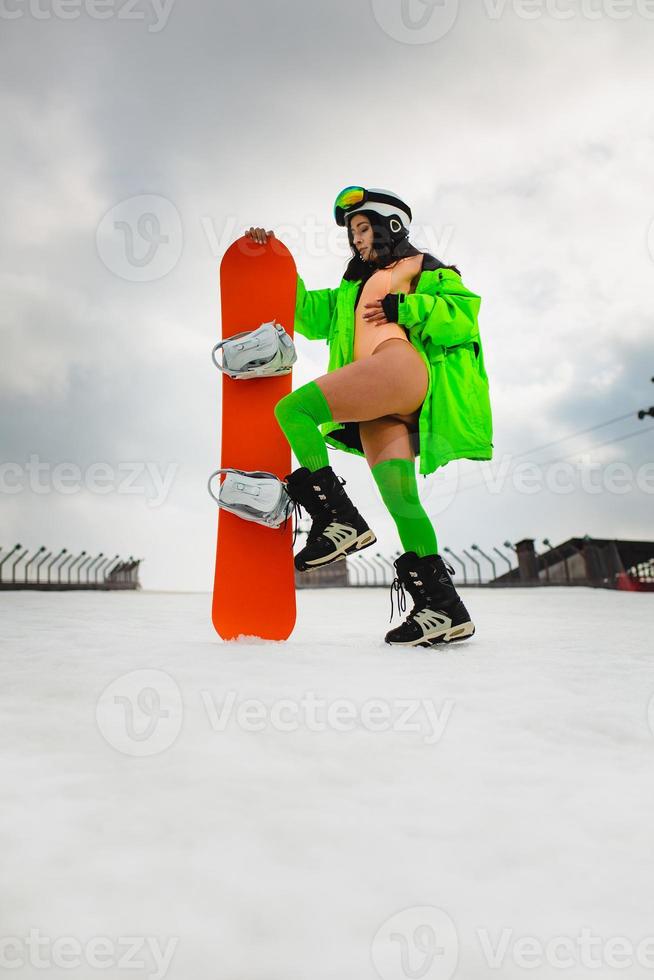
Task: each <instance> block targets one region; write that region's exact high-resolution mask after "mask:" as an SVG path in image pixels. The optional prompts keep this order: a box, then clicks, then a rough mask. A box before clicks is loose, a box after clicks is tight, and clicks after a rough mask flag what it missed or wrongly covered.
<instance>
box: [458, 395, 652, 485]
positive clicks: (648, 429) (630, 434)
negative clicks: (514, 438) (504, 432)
mask: <svg viewBox="0 0 654 980" xmlns="http://www.w3.org/2000/svg"><path fill="white" fill-rule="evenodd" d="M632 414H634V413H632V412H629V414H628V415H625V416H622V420H623V419H625V418H630V417H631V415H632ZM612 421H613V422H616V421H617V419H612ZM608 424H609V423H608V422H602V423H601V424H600V425H597V426H593V427H592V429H589V430H587V431H593V430H595V429H599V428H602V427H603V426H605V425H608ZM646 432H654V426H644V427H643V426H640V427H639V428H638V429H634V430H632V431H631V432H627V433H625V434H624V435H622V436H616V437H615V439H607V440H606V442H600V443H599V444H597V445H593V446H589V447H587V448H586V449H577V450H575V451H574V452H571V453H567V454H566V455H564V456H557V457H555V458H554V459H546V460H544V461H542V462H540V461H538V460H536V465H537V466H551V464H552V463H560V462H562V461H563V460H565V459H570V458H571V457H573V456H579V455H581V454H582V453H588V452H592V451H593V450H594V449H603V448H604V446H610V445H612V444H613V443H616V442H623V441H624V440H626V439H632V438H633V437H634V436H642V435H644V434H645V433H646ZM575 435H581V433H580V432H577V433H575ZM568 438H572V437H571V436H570V437H568ZM561 441H562V440H558V439H557V440H555V442H554V443H549V445H555V443H556V442H561ZM540 448H544V447H540ZM527 452H538V450H537V449H531V450H527ZM524 455H525V453H516V454H515V456H514V457H512V458H513V459H517V458H519V457H520V456H524ZM489 462H490V460H489ZM508 475H509V474H508V473H507V476H508ZM485 484H486V480H479V481H478V482H477V483H468V484H466V485H465V486H462V487H458V488H457V493H459V492H461V491H462V490H474V489H475V487H481V486H484V485H485Z"/></svg>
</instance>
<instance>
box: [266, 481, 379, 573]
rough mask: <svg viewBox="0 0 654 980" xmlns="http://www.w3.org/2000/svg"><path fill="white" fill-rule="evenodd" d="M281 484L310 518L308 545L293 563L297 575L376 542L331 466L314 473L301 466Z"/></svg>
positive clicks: (337, 559)
mask: <svg viewBox="0 0 654 980" xmlns="http://www.w3.org/2000/svg"><path fill="white" fill-rule="evenodd" d="M284 482H285V484H286V492H287V493H288V495H289V497H290V498H291V500H293V501H294V502H295V503H296V504H300V505H301V506H302V507H303V508H304V509H305V511H306V512H307V514H308V515H309V517H311V518H313V523H312V525H311V529H310V531H309V535H308V537H307V543H306V545H305V546H304V548H303V549H302V551H299V552H298V553H297V555H296V556H295V559H294V562H295V567H296V568H297V569H298V571H300V572H304V571H306V569H308V568H322V566H323V565H329V563H330V562H333V561H339V560H340V559H341V558H345V556H346V555H349V554H351V553H352V552H358V551H361V550H362V549H363V548H367V547H368V546H369V545H371V544H374V543H375V541H376V540H377V538H376V536H375V534H374V533H373V532H372V531H371V530H370V528H369V527H368V525H367V524H366V522H365V521H364V519H363V517H362V516H361V514H360V513H359V511H358V510H357V509H356V507H355V506H354V504H353V503H352V501H351V500H350V498H349V497H348V495H347V494H346V492H345V490H344V489H343V487H342V485H341V484H342V483H345V480H342V481H341V478H340V477H339V476H337V475H336V474H335V473H334V471H333V469H332V468H331V466H323V467H321V469H319V470H315V472H313V473H312V472H311V470H309V469H307V467H306V466H301V467H300V468H299V469H297V470H294V471H293V472H292V473H290V474H289V475H288V476H287V477H286V479H285V481H284Z"/></svg>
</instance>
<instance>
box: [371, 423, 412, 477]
mask: <svg viewBox="0 0 654 980" xmlns="http://www.w3.org/2000/svg"><path fill="white" fill-rule="evenodd" d="M415 414H416V422H415V423H414V424H410V423H407V422H403V421H401V420H400V419H399V418H398V417H397V415H385V416H384V417H383V418H380V419H371V420H370V421H368V422H359V435H360V437H361V445H362V446H363V451H364V453H365V456H366V461H367V463H368V466H369V467H370V469H372V468H373V466H376V465H377V463H383V462H385V461H386V460H387V459H415V458H416V440H417V438H418V435H417V428H418V426H417V414H418V413H415Z"/></svg>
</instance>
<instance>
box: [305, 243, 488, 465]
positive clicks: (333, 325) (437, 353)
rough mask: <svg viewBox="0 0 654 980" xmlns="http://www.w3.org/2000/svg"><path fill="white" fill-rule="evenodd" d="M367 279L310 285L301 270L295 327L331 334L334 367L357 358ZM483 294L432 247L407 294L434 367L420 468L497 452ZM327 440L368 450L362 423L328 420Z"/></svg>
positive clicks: (410, 329) (413, 323) (407, 307)
mask: <svg viewBox="0 0 654 980" xmlns="http://www.w3.org/2000/svg"><path fill="white" fill-rule="evenodd" d="M360 286H361V280H347V279H345V278H343V279H342V280H341V284H340V286H339V287H338V288H337V289H311V290H307V289H306V287H305V285H304V282H303V281H302V279H301V277H300V276H298V281H297V294H296V304H295V330H297V331H298V333H301V334H302V335H303V336H304V337H307V338H308V339H309V340H326V341H327V344H328V346H329V365H328V368H327V370H328V371H330V372H331V371H336V370H338V368H341V367H343V366H344V365H346V364H349V363H350V362H351V361H352V359H353V358H352V350H353V345H354V306H355V302H356V298H357V295H358V293H359V288H360ZM480 304H481V298H480V297H479V296H477V295H476V294H475V293H472V292H470V290H469V289H466V287H465V286H464V285H463V283H462V281H461V277H460V276H459V275H458V274H457V273H456V272H454V270H452V269H447V268H444V267H442V266H441V263H439V261H438V260H437V259H435V258H434V257H433V256H430V255H429V254H427V253H425V259H424V261H423V271H422V274H421V276H420V278H419V280H418V285H417V288H416V291H415V293H407V294H404V293H400V294H399V306H398V309H399V314H398V322H399V323H400V324H401V325H402V326H404V327H405V328H406V330H407V333H408V336H409V339H410V340H411V343H412V344H413V346H414V347H415V348H416V350H417V351H418V353H419V354H420V356H421V357H422V359H423V361H424V362H425V364H426V365H427V369H428V371H429V387H428V389H427V394H426V396H425V400H424V402H423V405H422V407H421V409H420V417H419V422H418V427H419V434H420V449H419V454H420V470H419V472H420V473H421V474H423V475H425V476H426V475H427V474H428V473H433V472H434V470H436V469H438V467H439V466H444V465H445V463H448V462H449V461H450V460H452V459H491V458H492V456H493V443H492V438H493V431H492V416H491V407H490V399H489V392H488V377H487V375H486V371H485V368H484V355H483V350H482V346H481V339H480V337H479V327H478V325H477V314H478V312H479V306H480ZM320 431H321V432H322V434H323V436H324V437H325V441H326V442H327V443H329V444H330V445H331V446H334V447H335V448H337V449H343V450H345V451H346V452H350V453H355V454H356V455H358V456H364V455H365V454H364V452H363V447H362V445H361V440H360V438H359V426H358V423H357V422H346V423H343V422H325V423H323V424H322V425H321V426H320Z"/></svg>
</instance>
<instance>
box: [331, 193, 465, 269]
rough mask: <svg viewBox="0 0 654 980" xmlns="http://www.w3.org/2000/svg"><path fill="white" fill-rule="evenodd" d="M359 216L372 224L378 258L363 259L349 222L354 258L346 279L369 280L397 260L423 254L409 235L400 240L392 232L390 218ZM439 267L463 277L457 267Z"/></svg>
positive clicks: (371, 214)
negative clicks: (410, 239) (355, 244)
mask: <svg viewBox="0 0 654 980" xmlns="http://www.w3.org/2000/svg"><path fill="white" fill-rule="evenodd" d="M357 214H360V215H362V216H364V217H366V218H367V219H368V221H369V222H370V225H371V227H372V230H373V242H372V247H373V249H374V250H375V253H376V255H377V258H376V259H374V260H373V261H370V262H368V261H367V260H366V259H362V258H361V256H360V255H359V253H358V251H357V249H356V248H355V246H354V238H353V235H352V228H351V223H350V222H349V221H348V222H347V223H346V227H347V240H348V242H349V243H350V248H351V249H352V258H351V259H350V260H349V261H348V264H347V267H346V269H345V272H344V274H343V278H344V279H362V280H365V279H369V278H370V276H371V275H373V273H375V272H377V270H378V269H385V268H386V266H388V265H390V264H391V262H396V261H397V259H403V258H404V257H405V256H407V255H421V254H423V253H421V251H420V249H419V248H416V247H415V245H412V244H411V243H410V241H409V237H408V234H404V235H402V236H401V237H399V238H398V236H397V234H393V232H391V230H390V227H389V223H388V218H386V217H384V216H383V215H380V214H377V212H376V211H368V210H364V211H357ZM439 265H441V266H442V268H444V269H453V270H454V272H456V273H457V275H461V273H460V272H459V270H458V269H457V267H456V266H455V265H443V264H442V263H439Z"/></svg>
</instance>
